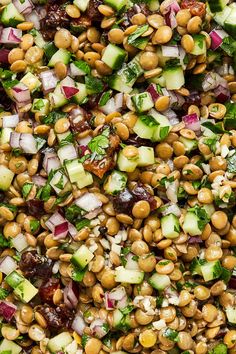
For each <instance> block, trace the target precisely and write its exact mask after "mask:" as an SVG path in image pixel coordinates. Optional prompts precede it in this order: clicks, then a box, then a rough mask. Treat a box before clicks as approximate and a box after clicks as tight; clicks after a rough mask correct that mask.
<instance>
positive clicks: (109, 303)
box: [104, 293, 115, 310]
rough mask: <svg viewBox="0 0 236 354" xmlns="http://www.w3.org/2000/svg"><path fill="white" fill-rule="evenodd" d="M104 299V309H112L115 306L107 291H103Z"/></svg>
mask: <svg viewBox="0 0 236 354" xmlns="http://www.w3.org/2000/svg"><path fill="white" fill-rule="evenodd" d="M104 301H105V307H106V310H113V309H114V308H115V301H114V300H112V299H111V298H110V294H109V293H105V297H104Z"/></svg>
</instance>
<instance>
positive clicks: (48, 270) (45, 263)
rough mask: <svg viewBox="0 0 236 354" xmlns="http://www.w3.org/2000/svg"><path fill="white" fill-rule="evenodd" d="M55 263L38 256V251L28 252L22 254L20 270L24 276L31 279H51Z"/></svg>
mask: <svg viewBox="0 0 236 354" xmlns="http://www.w3.org/2000/svg"><path fill="white" fill-rule="evenodd" d="M52 265H53V262H52V261H51V260H50V259H47V258H46V257H43V256H40V255H38V254H37V251H26V252H24V253H22V255H21V259H20V262H19V268H20V270H21V271H22V272H23V273H24V276H25V277H26V278H27V277H29V278H31V277H34V276H37V277H38V278H43V279H45V278H49V277H50V276H51V274H52Z"/></svg>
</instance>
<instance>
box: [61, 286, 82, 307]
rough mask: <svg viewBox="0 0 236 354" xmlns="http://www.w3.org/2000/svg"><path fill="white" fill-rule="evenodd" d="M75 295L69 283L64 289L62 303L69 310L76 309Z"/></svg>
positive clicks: (74, 290)
mask: <svg viewBox="0 0 236 354" xmlns="http://www.w3.org/2000/svg"><path fill="white" fill-rule="evenodd" d="M77 295H78V294H77V289H76V288H75V286H74V285H73V282H72V281H70V282H69V284H68V285H67V286H66V287H65V289H64V302H65V304H66V305H67V306H68V307H69V308H76V306H77V304H78V302H79V300H78V297H77Z"/></svg>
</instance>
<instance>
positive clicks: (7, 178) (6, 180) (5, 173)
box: [0, 165, 14, 191]
mask: <svg viewBox="0 0 236 354" xmlns="http://www.w3.org/2000/svg"><path fill="white" fill-rule="evenodd" d="M13 178H14V173H13V172H12V171H11V170H9V168H7V167H6V166H4V165H1V166H0V190H2V191H7V190H8V189H9V187H10V185H11V182H12V180H13Z"/></svg>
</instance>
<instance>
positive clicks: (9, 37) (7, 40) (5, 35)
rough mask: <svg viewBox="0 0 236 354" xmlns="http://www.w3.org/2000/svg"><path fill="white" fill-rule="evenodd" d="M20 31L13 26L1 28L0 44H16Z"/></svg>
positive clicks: (19, 40)
mask: <svg viewBox="0 0 236 354" xmlns="http://www.w3.org/2000/svg"><path fill="white" fill-rule="evenodd" d="M21 37H22V31H21V30H20V29H17V28H13V27H6V28H3V29H2V32H1V38H0V43H2V44H18V43H20V42H21Z"/></svg>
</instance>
